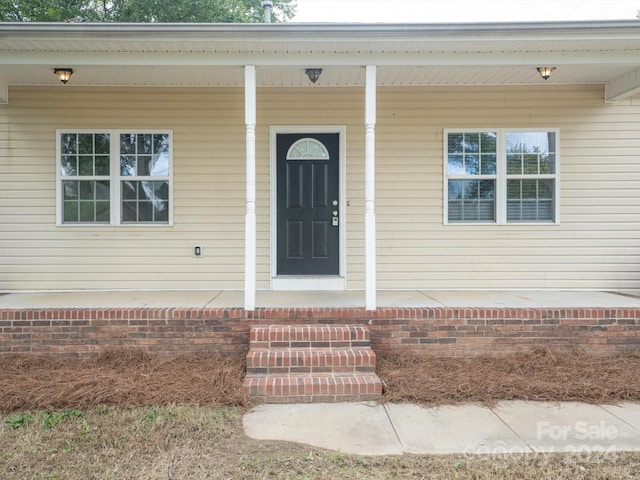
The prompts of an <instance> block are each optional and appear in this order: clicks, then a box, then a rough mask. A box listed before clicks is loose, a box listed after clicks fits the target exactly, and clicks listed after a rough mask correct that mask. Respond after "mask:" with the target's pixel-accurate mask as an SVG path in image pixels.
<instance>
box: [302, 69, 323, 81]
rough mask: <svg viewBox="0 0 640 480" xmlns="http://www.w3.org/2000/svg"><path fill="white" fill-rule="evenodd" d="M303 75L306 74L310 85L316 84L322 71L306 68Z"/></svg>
mask: <svg viewBox="0 0 640 480" xmlns="http://www.w3.org/2000/svg"><path fill="white" fill-rule="evenodd" d="M304 73H306V74H307V77H309V80H311V83H316V82H317V81H318V79H319V78H320V74H321V73H322V69H321V68H307V69H306V70H305V71H304Z"/></svg>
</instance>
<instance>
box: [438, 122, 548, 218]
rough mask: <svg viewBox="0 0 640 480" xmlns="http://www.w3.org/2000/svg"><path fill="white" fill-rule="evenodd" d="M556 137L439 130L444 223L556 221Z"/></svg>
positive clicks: (517, 132)
mask: <svg viewBox="0 0 640 480" xmlns="http://www.w3.org/2000/svg"><path fill="white" fill-rule="evenodd" d="M557 136H558V133H557V131H555V130H515V129H514V130H511V129H509V130H507V129H496V130H487V131H481V130H477V131H473V130H464V131H463V130H458V131H453V130H451V131H445V135H444V137H445V166H444V168H445V185H444V192H445V223H450V224H451V223H496V224H506V223H557V222H558V212H557V205H558V175H557V168H558V151H557Z"/></svg>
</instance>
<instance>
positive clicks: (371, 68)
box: [364, 65, 376, 310]
mask: <svg viewBox="0 0 640 480" xmlns="http://www.w3.org/2000/svg"><path fill="white" fill-rule="evenodd" d="M364 116H365V121H364V123H365V169H364V171H365V179H364V182H365V183H364V231H365V248H364V256H365V306H366V309H367V310H375V309H376V214H375V181H376V66H375V65H367V67H366V87H365V114H364Z"/></svg>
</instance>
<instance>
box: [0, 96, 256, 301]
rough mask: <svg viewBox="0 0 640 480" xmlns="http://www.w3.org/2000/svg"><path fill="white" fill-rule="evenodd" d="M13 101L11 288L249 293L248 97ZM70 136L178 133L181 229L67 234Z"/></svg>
mask: <svg viewBox="0 0 640 480" xmlns="http://www.w3.org/2000/svg"><path fill="white" fill-rule="evenodd" d="M10 93H11V102H10V104H9V105H8V106H3V107H0V119H1V120H0V121H1V122H2V123H3V124H5V128H6V129H3V131H5V132H6V133H4V134H3V137H2V138H1V141H0V145H2V146H3V147H4V148H6V150H4V151H3V153H2V161H1V162H0V197H1V198H2V200H1V203H0V205H1V207H0V223H1V224H2V231H1V232H0V263H1V264H2V266H1V267H0V289H3V290H20V289H60V290H65V289H85V288H90V289H94V288H97V289H135V288H139V289H164V288H180V289H182V288H184V289H189V288H236V289H240V288H242V286H243V270H244V216H243V215H244V198H245V194H244V192H245V181H244V178H245V177H244V168H245V167H244V165H245V161H244V158H245V153H244V117H243V116H244V109H243V108H244V107H243V105H244V94H243V91H242V89H225V90H204V89H203V90H199V89H191V90H181V89H175V90H171V89H135V88H133V89H113V88H111V89H109V88H74V87H71V88H19V89H18V88H16V89H14V88H12V89H11V92H10ZM5 112H7V113H8V115H4V113H5ZM7 122H8V123H9V125H8V126H6V125H7ZM65 128H68V129H79V128H82V129H97V130H99V129H108V128H114V129H115V128H118V129H127V128H131V129H136V130H139V129H170V130H172V131H173V142H174V145H173V155H174V163H173V166H174V175H173V188H174V205H173V209H174V218H175V221H174V223H175V224H174V226H128V225H127V226H78V225H69V226H61V227H56V225H55V211H56V210H55V209H56V201H55V195H56V176H55V165H56V162H55V160H56V159H55V145H56V138H55V135H56V129H65ZM5 151H6V154H5V153H4V152H5ZM7 157H8V158H7ZM194 244H201V245H202V246H203V250H204V257H203V258H193V256H192V247H193V245H194Z"/></svg>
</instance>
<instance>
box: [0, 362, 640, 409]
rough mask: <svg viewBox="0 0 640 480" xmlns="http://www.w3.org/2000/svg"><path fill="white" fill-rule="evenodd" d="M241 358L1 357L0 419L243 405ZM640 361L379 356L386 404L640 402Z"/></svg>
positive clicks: (242, 368)
mask: <svg viewBox="0 0 640 480" xmlns="http://www.w3.org/2000/svg"><path fill="white" fill-rule="evenodd" d="M244 372H245V362H244V357H242V356H223V355H220V354H215V353H211V354H200V355H185V356H180V357H171V358H167V357H156V356H151V355H149V354H148V353H145V352H144V351H142V350H121V351H107V352H104V353H102V354H99V355H97V356H95V357H92V358H89V359H86V360H77V359H70V358H65V357H55V356H37V355H0V412H4V413H10V412H16V411H35V410H43V409H52V408H75V409H88V408H92V407H96V406H98V405H113V406H119V407H131V406H144V405H158V406H159V405H168V404H172V403H173V404H191V405H201V406H222V405H226V406H229V405H235V406H241V407H246V406H247V405H248V402H247V399H246V398H245V396H244V394H243V392H242V380H243V378H244ZM638 372H640V354H627V355H612V356H594V355H589V354H586V353H583V352H554V351H550V350H536V351H534V352H531V353H522V354H518V355H512V356H508V357H477V358H450V357H434V356H427V355H417V354H409V353H405V354H394V355H379V357H378V375H379V376H380V377H381V378H382V380H383V382H384V385H385V387H384V394H383V401H389V402H412V403H417V404H421V405H443V404H454V403H458V402H482V403H487V404H492V403H495V402H496V401H499V400H516V399H517V400H544V401H580V402H588V403H617V402H621V401H640V375H638Z"/></svg>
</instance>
